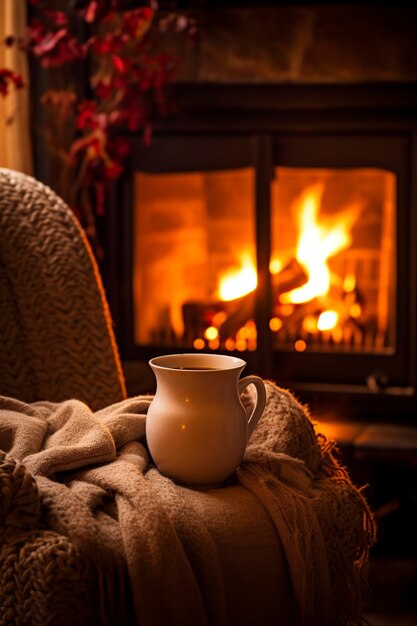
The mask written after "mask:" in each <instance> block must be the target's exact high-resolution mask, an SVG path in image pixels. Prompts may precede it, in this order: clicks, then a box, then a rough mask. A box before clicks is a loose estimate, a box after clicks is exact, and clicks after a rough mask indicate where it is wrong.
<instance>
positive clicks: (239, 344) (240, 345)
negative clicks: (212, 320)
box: [236, 339, 248, 352]
mask: <svg viewBox="0 0 417 626" xmlns="http://www.w3.org/2000/svg"><path fill="white" fill-rule="evenodd" d="M247 347H248V344H247V341H246V339H238V340H237V341H236V350H239V352H243V351H244V350H246V348H247Z"/></svg>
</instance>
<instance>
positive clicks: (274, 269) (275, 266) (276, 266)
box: [269, 257, 283, 275]
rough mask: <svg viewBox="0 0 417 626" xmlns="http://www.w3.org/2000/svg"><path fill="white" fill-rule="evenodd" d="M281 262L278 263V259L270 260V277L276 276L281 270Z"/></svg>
mask: <svg viewBox="0 0 417 626" xmlns="http://www.w3.org/2000/svg"><path fill="white" fill-rule="evenodd" d="M282 265H283V264H282V261H280V259H278V258H276V257H275V258H273V259H271V262H270V264H269V271H270V273H271V274H272V275H276V274H279V272H280V271H281V270H282Z"/></svg>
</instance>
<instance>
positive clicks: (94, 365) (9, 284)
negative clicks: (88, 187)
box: [0, 168, 126, 409]
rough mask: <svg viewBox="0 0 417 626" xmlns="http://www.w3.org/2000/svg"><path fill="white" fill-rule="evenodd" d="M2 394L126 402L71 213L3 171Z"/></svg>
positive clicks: (46, 192)
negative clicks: (122, 400)
mask: <svg viewBox="0 0 417 626" xmlns="http://www.w3.org/2000/svg"><path fill="white" fill-rule="evenodd" d="M0 394H3V395H8V396H13V397H16V398H19V399H21V400H25V401H26V402H32V401H34V400H45V399H47V400H52V401H58V400H66V399H68V398H74V397H76V398H79V399H80V400H83V401H84V402H86V403H87V404H88V405H89V406H91V407H92V408H93V409H98V408H101V407H103V406H106V405H108V404H111V403H112V402H116V401H117V400H121V399H122V398H124V397H126V391H125V387H124V379H123V374H122V368H121V364H120V359H119V356H118V352H117V347H116V342H115V339H114V334H113V328H112V322H111V318H110V314H109V310H108V306H107V301H106V298H105V294H104V290H103V285H102V281H101V278H100V275H99V272H98V269H97V264H96V262H95V260H94V257H93V255H92V252H91V249H90V246H89V244H88V241H87V239H86V236H85V234H84V232H83V231H82V229H81V227H80V225H79V224H78V222H77V220H76V218H75V217H74V214H73V213H72V211H71V210H70V209H69V208H68V207H67V205H66V204H65V203H64V202H63V201H62V200H61V199H60V198H58V196H57V195H56V194H55V193H54V192H53V191H51V189H49V188H48V187H46V186H45V185H43V184H42V183H40V182H38V181H36V180H34V179H33V178H31V177H30V176H27V175H25V174H22V173H19V172H14V171H11V170H8V169H3V168H0Z"/></svg>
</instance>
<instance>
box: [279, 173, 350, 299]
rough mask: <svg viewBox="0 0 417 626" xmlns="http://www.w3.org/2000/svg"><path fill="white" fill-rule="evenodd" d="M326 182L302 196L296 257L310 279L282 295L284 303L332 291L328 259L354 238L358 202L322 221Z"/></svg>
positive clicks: (310, 188) (348, 244) (311, 297)
mask: <svg viewBox="0 0 417 626" xmlns="http://www.w3.org/2000/svg"><path fill="white" fill-rule="evenodd" d="M323 191H324V184H323V183H317V184H316V185H314V186H312V187H309V188H308V189H307V190H306V191H305V192H304V193H303V194H302V197H301V202H300V209H299V213H298V221H299V240H298V245H297V252H296V256H297V260H298V261H299V262H300V263H301V264H302V265H303V266H304V267H305V269H306V270H307V274H308V277H309V278H308V281H307V282H306V283H305V284H304V285H302V286H301V287H299V288H297V289H293V290H292V291H289V292H287V293H284V294H282V295H281V296H280V302H282V303H283V304H286V303H292V304H300V303H302V302H308V301H309V300H312V299H313V298H316V297H317V296H322V295H324V294H326V293H327V292H328V291H329V287H330V270H329V267H328V264H327V261H328V259H329V258H330V257H332V256H334V255H335V254H337V253H338V252H340V251H341V250H344V249H346V248H348V247H349V246H350V244H351V241H352V236H351V229H352V226H353V224H354V223H355V221H356V220H357V217H358V213H359V210H360V206H359V205H356V204H354V205H352V206H349V207H347V208H346V209H345V210H344V211H343V212H342V213H338V215H337V221H336V220H335V219H334V218H325V219H323V220H322V221H321V222H320V221H319V219H318V218H319V215H318V214H319V209H320V204H321V198H322V195H323Z"/></svg>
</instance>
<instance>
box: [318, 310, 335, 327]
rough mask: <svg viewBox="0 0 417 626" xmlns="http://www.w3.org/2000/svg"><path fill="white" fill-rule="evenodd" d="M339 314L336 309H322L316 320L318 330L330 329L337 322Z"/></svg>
mask: <svg viewBox="0 0 417 626" xmlns="http://www.w3.org/2000/svg"><path fill="white" fill-rule="evenodd" d="M338 319H339V315H338V314H337V312H336V311H323V313H321V315H320V317H319V319H318V320H317V328H318V329H319V330H331V329H332V328H334V327H335V326H336V324H337V322H338Z"/></svg>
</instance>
